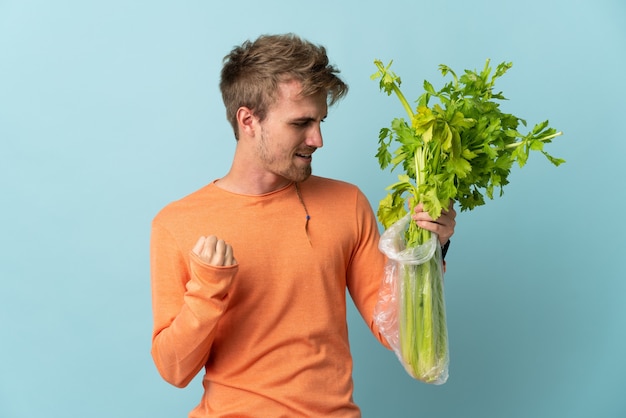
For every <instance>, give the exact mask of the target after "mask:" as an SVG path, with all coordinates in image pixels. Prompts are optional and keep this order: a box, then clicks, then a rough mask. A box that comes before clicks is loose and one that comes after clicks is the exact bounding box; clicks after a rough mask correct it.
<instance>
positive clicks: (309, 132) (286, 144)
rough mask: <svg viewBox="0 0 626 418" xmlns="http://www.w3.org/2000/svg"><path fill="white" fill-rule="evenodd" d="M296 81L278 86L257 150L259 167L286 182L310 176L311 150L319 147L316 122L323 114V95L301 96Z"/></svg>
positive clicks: (298, 84)
mask: <svg viewBox="0 0 626 418" xmlns="http://www.w3.org/2000/svg"><path fill="white" fill-rule="evenodd" d="M299 93H300V83H299V82H296V81H291V82H286V83H281V84H280V85H279V92H278V99H277V100H276V102H275V103H274V104H272V105H271V106H270V108H269V109H268V112H267V116H266V118H265V120H264V121H263V122H261V134H260V138H259V140H258V142H257V152H258V156H259V159H260V163H261V164H262V167H263V169H264V170H265V171H266V172H268V173H272V174H273V175H277V176H280V177H283V178H285V179H287V180H290V181H304V180H306V179H307V178H308V177H309V176H310V175H311V161H312V155H313V152H315V150H316V149H317V148H320V147H321V146H322V145H323V143H322V132H321V129H320V124H321V122H322V121H323V120H324V118H325V117H326V114H327V111H328V105H327V103H326V94H324V93H319V94H316V95H313V96H308V97H301V96H299Z"/></svg>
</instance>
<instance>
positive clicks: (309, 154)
mask: <svg viewBox="0 0 626 418" xmlns="http://www.w3.org/2000/svg"><path fill="white" fill-rule="evenodd" d="M296 157H300V158H302V159H305V160H308V161H311V160H312V159H313V153H312V152H307V153H304V152H296Z"/></svg>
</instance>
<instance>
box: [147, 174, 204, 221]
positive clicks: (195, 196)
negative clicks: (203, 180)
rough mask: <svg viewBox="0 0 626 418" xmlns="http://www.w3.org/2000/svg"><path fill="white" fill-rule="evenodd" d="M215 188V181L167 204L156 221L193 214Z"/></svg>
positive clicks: (156, 217) (155, 218)
mask: <svg viewBox="0 0 626 418" xmlns="http://www.w3.org/2000/svg"><path fill="white" fill-rule="evenodd" d="M214 189H215V187H214V185H213V183H209V184H207V185H205V186H202V187H201V188H199V189H197V190H195V191H193V192H191V193H189V194H187V195H185V196H183V197H181V198H179V199H177V200H174V201H172V202H170V203H168V204H167V205H165V206H164V207H163V208H162V209H161V210H160V211H159V212H158V213H157V214H156V216H155V217H154V221H155V222H159V221H166V220H167V219H170V218H172V217H176V218H178V217H180V216H181V215H182V216H185V215H186V214H192V213H193V212H194V211H195V210H199V209H201V208H202V207H203V206H204V205H205V204H206V202H207V201H208V200H210V199H211V194H212V193H213V190H214Z"/></svg>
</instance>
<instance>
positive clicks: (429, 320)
mask: <svg viewBox="0 0 626 418" xmlns="http://www.w3.org/2000/svg"><path fill="white" fill-rule="evenodd" d="M410 220H411V217H410V214H407V215H406V216H405V217H403V218H402V219H400V220H399V221H398V222H396V223H395V224H393V225H391V226H390V227H389V228H388V229H387V230H386V231H385V232H384V233H383V234H382V236H381V238H380V243H379V248H380V250H381V251H382V252H383V253H384V254H385V255H386V256H387V258H388V262H387V266H386V267H385V277H384V279H383V283H382V286H381V288H380V293H379V301H378V304H377V306H376V309H375V312H374V321H375V323H376V325H377V326H378V328H379V331H380V332H381V334H382V335H383V336H384V337H385V338H386V340H387V342H388V343H389V345H390V346H391V348H392V349H393V350H394V352H395V353H396V356H397V357H398V359H399V360H400V362H401V363H402V365H403V366H404V368H405V370H406V371H407V373H408V374H409V375H411V376H412V377H413V378H415V379H417V380H420V381H422V382H425V383H429V384H434V385H440V384H443V383H445V382H446V381H447V379H448V365H449V351H448V332H447V325H446V311H445V301H444V287H443V285H444V283H443V258H442V255H441V247H440V246H439V240H438V237H437V235H436V234H434V233H432V234H431V238H430V240H428V241H427V242H425V243H424V244H422V245H419V246H417V247H414V248H405V241H404V231H405V230H406V226H407V224H408V222H409V221H410Z"/></svg>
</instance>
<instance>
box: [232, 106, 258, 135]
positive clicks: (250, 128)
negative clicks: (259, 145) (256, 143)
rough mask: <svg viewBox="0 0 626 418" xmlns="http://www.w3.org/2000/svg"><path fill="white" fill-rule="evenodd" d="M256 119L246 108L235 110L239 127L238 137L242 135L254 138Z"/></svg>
mask: <svg viewBox="0 0 626 418" xmlns="http://www.w3.org/2000/svg"><path fill="white" fill-rule="evenodd" d="M257 121H258V119H257V117H256V116H254V113H252V110H250V109H249V108H247V107H246V106H241V107H240V108H239V109H237V125H239V137H240V138H241V136H242V135H245V136H249V137H254V133H255V129H256V127H257V126H258V125H257Z"/></svg>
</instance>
